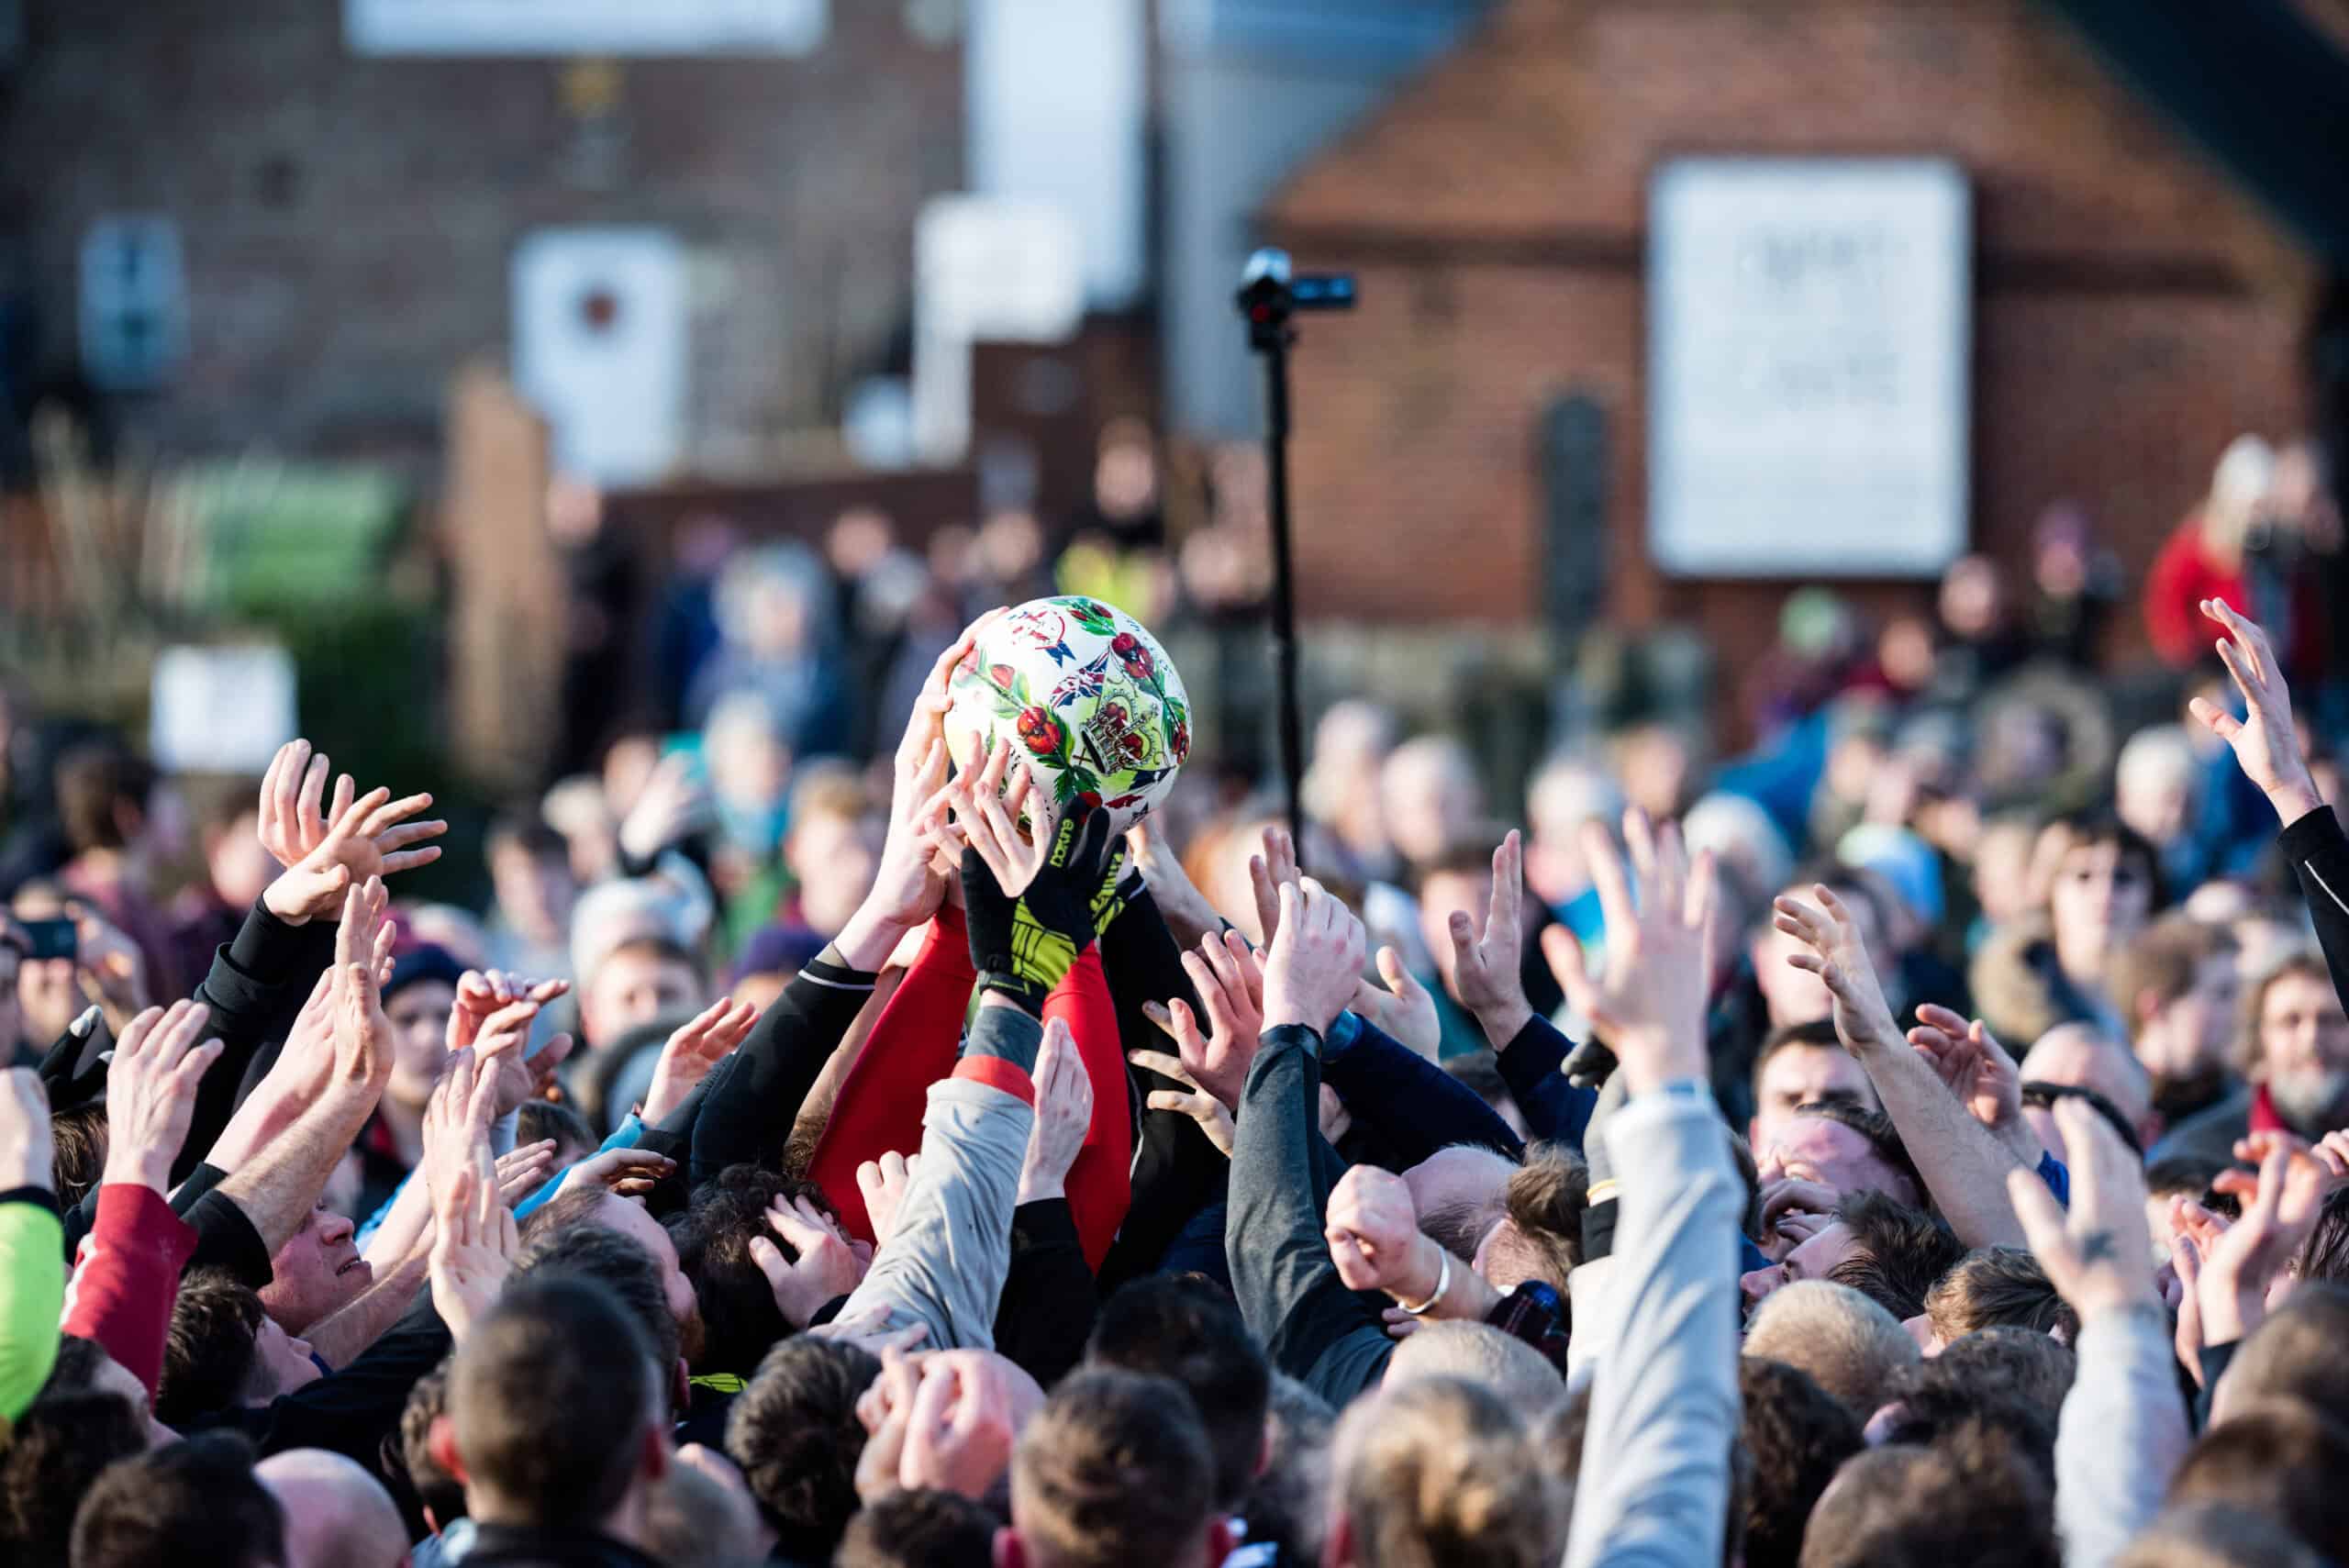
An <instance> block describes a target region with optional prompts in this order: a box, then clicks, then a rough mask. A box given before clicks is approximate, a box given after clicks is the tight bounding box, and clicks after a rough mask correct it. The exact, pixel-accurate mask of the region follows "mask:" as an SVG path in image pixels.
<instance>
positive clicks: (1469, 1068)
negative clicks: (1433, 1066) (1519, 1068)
mask: <svg viewBox="0 0 2349 1568" xmlns="http://www.w3.org/2000/svg"><path fill="white" fill-rule="evenodd" d="M1443 1070H1444V1071H1445V1072H1446V1073H1450V1074H1451V1075H1452V1080H1453V1083H1455V1084H1460V1085H1462V1086H1463V1087H1464V1088H1466V1089H1467V1090H1468V1091H1469V1092H1470V1093H1472V1094H1474V1095H1475V1096H1476V1097H1477V1098H1478V1099H1480V1100H1482V1101H1484V1102H1485V1103H1486V1105H1488V1106H1497V1105H1499V1104H1501V1103H1502V1102H1503V1101H1505V1100H1507V1099H1508V1097H1509V1094H1508V1080H1507V1079H1505V1078H1503V1077H1502V1076H1501V1063H1500V1058H1499V1057H1497V1056H1496V1055H1494V1054H1493V1052H1492V1051H1491V1049H1490V1048H1489V1047H1487V1048H1486V1049H1483V1050H1478V1051H1462V1052H1461V1053H1460V1054H1459V1055H1457V1056H1454V1057H1452V1058H1450V1059H1449V1060H1447V1061H1446V1062H1444V1063H1443Z"/></svg>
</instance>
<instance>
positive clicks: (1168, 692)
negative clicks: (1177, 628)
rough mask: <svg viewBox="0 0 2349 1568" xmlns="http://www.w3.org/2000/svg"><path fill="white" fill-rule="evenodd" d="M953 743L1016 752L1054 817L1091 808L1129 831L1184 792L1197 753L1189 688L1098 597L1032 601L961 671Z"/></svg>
mask: <svg viewBox="0 0 2349 1568" xmlns="http://www.w3.org/2000/svg"><path fill="white" fill-rule="evenodd" d="M951 690H952V695H953V699H954V701H953V706H952V708H950V709H949V710H948V711H947V715H946V740H947V744H948V745H949V746H951V747H952V749H953V756H954V762H955V765H956V766H957V767H961V766H963V765H964V764H966V763H967V762H968V761H969V759H970V756H971V748H972V744H973V741H974V739H975V738H980V737H984V738H985V741H986V743H987V745H989V746H993V745H994V744H995V743H996V740H1010V741H1011V743H1012V755H1013V758H1014V759H1015V761H1019V762H1027V763H1028V764H1029V765H1030V767H1032V768H1033V769H1035V772H1036V778H1037V782H1038V783H1039V784H1041V785H1042V786H1043V788H1044V790H1045V792H1046V794H1047V795H1048V796H1049V797H1050V798H1051V800H1052V802H1053V805H1054V807H1055V809H1057V807H1058V806H1063V805H1065V804H1067V803H1068V802H1069V801H1071V800H1075V799H1080V798H1082V799H1083V800H1085V802H1087V803H1088V804H1090V805H1094V806H1100V807H1101V808H1102V809H1104V810H1106V811H1108V813H1109V817H1110V821H1111V823H1112V824H1113V825H1114V826H1115V827H1116V828H1117V830H1118V831H1119V832H1121V833H1122V832H1124V831H1125V830H1126V829H1127V828H1130V827H1132V826H1133V825H1134V824H1135V823H1136V822H1139V821H1141V819H1142V818H1143V817H1146V816H1148V815H1149V814H1150V812H1151V810H1152V807H1154V806H1157V805H1158V804H1159V802H1161V801H1163V800H1164V799H1165V798H1166V795H1167V792H1168V791H1169V790H1171V789H1173V788H1174V787H1175V771H1176V770H1177V769H1178V768H1180V767H1181V766H1182V764H1183V759H1184V758H1185V757H1186V756H1187V755H1189V753H1190V750H1191V706H1190V702H1189V699H1188V698H1187V697H1186V695H1184V691H1183V678H1182V677H1181V676H1180V675H1178V674H1176V673H1175V662H1174V661H1173V660H1171V659H1169V658H1167V657H1166V651H1165V650H1164V649H1163V648H1161V647H1160V646H1159V645H1158V639H1156V638H1154V637H1152V636H1151V635H1150V632H1149V631H1148V630H1147V629H1146V628H1144V627H1143V626H1142V624H1141V622H1140V621H1138V620H1136V619H1134V618H1133V617H1131V616H1130V615H1128V614H1126V613H1125V612H1124V611H1123V610H1120V609H1119V608H1117V607H1116V606H1112V605H1108V604H1104V603H1103V602H1102V601H1100V600H1098V599H1088V598H1084V597H1080V596H1070V597H1063V598H1052V599H1030V601H1029V602H1028V603H1026V604H1024V605H1021V606H1019V607H1017V608H1016V609H1014V610H1012V612H1011V613H1010V614H1008V615H1007V616H1004V617H1001V618H1000V619H998V620H997V621H996V622H995V624H994V625H992V626H990V627H988V628H987V629H986V630H985V632H983V633H982V634H981V635H980V637H979V639H978V642H977V644H976V645H975V646H974V648H973V649H972V650H971V652H970V654H969V656H968V657H967V658H965V659H964V660H963V662H962V663H961V664H960V665H958V666H957V667H956V669H955V671H954V678H953V682H952V687H951Z"/></svg>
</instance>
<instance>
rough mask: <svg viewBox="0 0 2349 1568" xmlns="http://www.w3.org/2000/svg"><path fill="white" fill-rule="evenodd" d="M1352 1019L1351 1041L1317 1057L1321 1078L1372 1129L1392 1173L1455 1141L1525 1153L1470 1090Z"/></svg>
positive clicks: (1515, 1155) (1517, 1155)
mask: <svg viewBox="0 0 2349 1568" xmlns="http://www.w3.org/2000/svg"><path fill="white" fill-rule="evenodd" d="M1357 1024H1358V1027H1357V1028H1356V1029H1355V1033H1354V1038H1353V1044H1351V1045H1349V1046H1347V1047H1346V1048H1345V1049H1344V1050H1343V1051H1330V1052H1326V1053H1325V1054H1324V1055H1323V1057H1322V1062H1321V1081H1322V1082H1323V1083H1325V1084H1329V1085H1330V1087H1331V1088H1333V1089H1335V1090H1337V1091H1338V1097H1339V1098H1340V1099H1341V1100H1343V1101H1345V1102H1346V1109H1347V1110H1349V1111H1351V1112H1353V1115H1354V1116H1355V1117H1356V1118H1359V1119H1361V1120H1363V1121H1364V1122H1367V1123H1368V1124H1370V1125H1371V1126H1372V1127H1374V1128H1375V1129H1377V1131H1378V1134H1379V1136H1380V1138H1381V1140H1383V1141H1384V1143H1385V1144H1386V1148H1387V1150H1388V1151H1389V1152H1390V1153H1392V1154H1393V1156H1394V1157H1395V1158H1396V1159H1397V1161H1399V1162H1400V1163H1398V1164H1397V1166H1396V1167H1395V1168H1396V1169H1397V1170H1398V1171H1399V1170H1402V1169H1404V1168H1406V1167H1408V1166H1411V1165H1416V1164H1418V1163H1419V1162H1420V1161H1422V1160H1424V1159H1426V1158H1427V1157H1428V1156H1430V1155H1431V1154H1433V1153H1434V1152H1436V1151H1438V1150H1440V1149H1444V1148H1448V1147H1449V1146H1451V1145H1453V1144H1455V1143H1477V1144H1482V1145H1484V1146H1485V1147H1486V1148H1487V1149H1490V1150H1492V1151H1494V1152H1496V1153H1497V1154H1501V1155H1505V1156H1507V1157H1508V1159H1511V1160H1518V1161H1521V1160H1523V1159H1524V1158H1525V1141H1524V1140H1522V1139H1520V1138H1519V1137H1518V1136H1517V1134H1516V1133H1514V1132H1511V1131H1510V1130H1509V1128H1508V1123H1507V1122H1505V1121H1503V1120H1502V1119H1501V1118H1499V1116H1498V1115H1497V1114H1496V1113H1495V1112H1494V1110H1493V1107H1492V1106H1488V1105H1486V1103H1485V1101H1484V1097H1483V1096H1482V1095H1478V1094H1477V1093H1476V1091H1475V1090H1474V1089H1472V1088H1470V1087H1468V1085H1467V1084H1464V1083H1462V1082H1461V1081H1460V1080H1459V1079H1457V1078H1455V1077H1453V1075H1452V1074H1451V1073H1446V1072H1445V1071H1444V1070H1443V1069H1442V1068H1441V1067H1438V1066H1437V1065H1436V1064H1435V1063H1434V1062H1430V1061H1429V1060H1428V1059H1427V1058H1426V1057H1424V1056H1421V1055H1420V1054H1419V1052H1418V1051H1413V1050H1412V1049H1411V1048H1410V1047H1408V1046H1407V1045H1405V1044H1404V1043H1403V1042H1402V1041H1400V1040H1397V1039H1395V1038H1394V1037H1393V1036H1392V1035H1389V1034H1388V1033H1387V1032H1386V1030H1384V1029H1380V1028H1379V1027H1378V1026H1377V1025H1376V1024H1374V1023H1372V1022H1371V1021H1370V1020H1369V1019H1368V1018H1360V1019H1358V1020H1357ZM1341 1025H1342V1020H1341ZM1337 1027H1341V1026H1333V1027H1332V1030H1331V1032H1332V1033H1335V1032H1336V1029H1337Z"/></svg>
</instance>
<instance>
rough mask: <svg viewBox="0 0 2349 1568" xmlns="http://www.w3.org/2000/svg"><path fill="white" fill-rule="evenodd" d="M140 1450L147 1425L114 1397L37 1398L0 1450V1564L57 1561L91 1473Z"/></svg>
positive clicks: (81, 1392) (88, 1391) (68, 1391)
mask: <svg viewBox="0 0 2349 1568" xmlns="http://www.w3.org/2000/svg"><path fill="white" fill-rule="evenodd" d="M145 1451H147V1423H146V1422H145V1421H144V1420H142V1419H140V1417H139V1411H138V1410H136V1409H134V1408H133V1407H132V1406H131V1403H130V1401H129V1400H128V1399H126V1398H124V1397H123V1396H121V1395H119V1394H112V1393H106V1392H104V1391H101V1390H99V1389H95V1388H91V1387H89V1386H87V1385H82V1386H78V1387H69V1388H64V1389H61V1390H58V1391H56V1392H46V1391H45V1392H43V1394H42V1395H41V1396H40V1397H39V1398H38V1399H36V1400H34V1401H33V1402H32V1405H31V1406H30V1407H28V1409H27V1410H26V1411H25V1413H24V1414H23V1415H21V1416H19V1417H17V1419H16V1422H15V1425H14V1426H13V1427H12V1429H10V1431H9V1434H8V1440H7V1443H6V1445H5V1446H0V1559H5V1560H6V1561H8V1562H22V1563H27V1564H31V1563H37V1562H64V1561H65V1553H66V1543H67V1540H69V1538H70V1537H71V1536H72V1532H73V1510H74V1507H75V1506H76V1505H78V1504H79V1503H80V1502H81V1501H82V1496H83V1493H85V1492H87V1491H88V1490H89V1489H90V1483H92V1482H93V1481H95V1480H96V1479H97V1478H98V1473H99V1472H100V1471H102V1470H104V1469H105V1468H106V1466H107V1465H109V1464H112V1463H113V1462H115V1461H117V1460H118V1459H128V1458H130V1457H131V1456H132V1455H134V1454H139V1453H144V1452H145Z"/></svg>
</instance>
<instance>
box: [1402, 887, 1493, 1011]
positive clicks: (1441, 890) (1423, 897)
mask: <svg viewBox="0 0 2349 1568" xmlns="http://www.w3.org/2000/svg"><path fill="white" fill-rule="evenodd" d="M1492 900H1493V873H1491V872H1489V871H1487V872H1484V873H1471V872H1453V871H1440V872H1434V873H1430V874H1429V875H1428V876H1427V877H1426V879H1425V880H1423V881H1422V882H1421V883H1420V884H1419V937H1420V940H1423V941H1425V942H1426V943H1427V944H1428V951H1429V953H1430V954H1431V955H1432V956H1433V957H1434V959H1435V969H1436V973H1438V974H1440V975H1442V977H1443V983H1444V984H1445V985H1446V986H1447V987H1449V986H1450V985H1451V984H1452V961H1453V951H1452V917H1453V911H1455V910H1460V909H1464V910H1466V911H1467V912H1468V923H1469V926H1470V928H1471V929H1475V930H1478V931H1481V930H1483V929H1485V914H1486V910H1488V909H1489V908H1491V907H1492Z"/></svg>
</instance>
